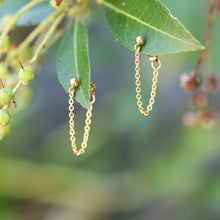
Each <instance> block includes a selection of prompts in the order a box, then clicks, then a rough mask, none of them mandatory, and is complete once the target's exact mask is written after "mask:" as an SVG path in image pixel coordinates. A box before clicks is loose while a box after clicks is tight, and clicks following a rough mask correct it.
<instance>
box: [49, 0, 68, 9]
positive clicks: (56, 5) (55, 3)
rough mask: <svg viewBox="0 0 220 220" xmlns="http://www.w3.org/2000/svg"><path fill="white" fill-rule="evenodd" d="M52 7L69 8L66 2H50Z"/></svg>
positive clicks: (57, 0) (60, 0)
mask: <svg viewBox="0 0 220 220" xmlns="http://www.w3.org/2000/svg"><path fill="white" fill-rule="evenodd" d="M50 5H51V6H52V7H54V8H57V9H58V8H64V7H66V6H67V1H66V0H50Z"/></svg>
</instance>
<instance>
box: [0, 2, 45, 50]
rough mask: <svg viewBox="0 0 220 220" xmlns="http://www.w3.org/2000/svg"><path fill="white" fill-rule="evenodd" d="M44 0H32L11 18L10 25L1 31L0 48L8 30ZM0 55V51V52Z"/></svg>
mask: <svg viewBox="0 0 220 220" xmlns="http://www.w3.org/2000/svg"><path fill="white" fill-rule="evenodd" d="M43 1H45V0H33V1H31V2H30V3H28V4H26V5H25V6H24V7H22V8H21V9H20V10H19V11H18V12H17V13H16V14H15V15H14V17H13V19H12V20H11V21H10V23H9V24H8V25H7V26H6V27H5V29H4V30H3V32H2V34H1V37H0V47H1V44H2V41H3V40H4V39H5V37H6V36H7V35H8V33H9V32H10V30H11V29H12V27H13V25H14V24H15V23H16V22H17V20H18V19H19V18H20V17H21V16H22V15H23V14H24V13H25V12H26V11H28V10H30V9H31V8H33V7H34V6H35V5H37V4H40V3H41V2H43ZM0 54H1V51H0Z"/></svg>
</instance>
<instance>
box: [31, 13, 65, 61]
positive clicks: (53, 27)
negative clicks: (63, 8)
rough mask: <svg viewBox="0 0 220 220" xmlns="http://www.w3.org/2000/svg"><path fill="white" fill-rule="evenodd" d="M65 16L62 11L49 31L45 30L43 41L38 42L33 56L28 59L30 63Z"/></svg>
mask: <svg viewBox="0 0 220 220" xmlns="http://www.w3.org/2000/svg"><path fill="white" fill-rule="evenodd" d="M65 16H66V12H63V13H62V14H61V15H60V16H59V17H58V18H57V19H56V20H55V21H54V23H53V24H52V25H51V27H50V29H49V31H48V32H47V34H46V35H45V37H44V39H43V41H42V42H41V43H40V45H39V46H38V48H37V50H36V52H35V54H34V56H33V57H32V59H31V60H30V62H29V63H30V64H33V63H34V62H35V61H36V60H37V58H38V57H39V54H40V52H41V50H42V49H43V48H44V47H45V45H46V44H47V43H48V41H49V40H50V38H51V37H52V35H53V33H54V31H55V30H56V28H57V26H58V25H59V24H60V23H61V22H62V20H63V19H64V17H65Z"/></svg>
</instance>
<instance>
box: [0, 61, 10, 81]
mask: <svg viewBox="0 0 220 220" xmlns="http://www.w3.org/2000/svg"><path fill="white" fill-rule="evenodd" d="M7 74H8V68H7V66H6V65H5V64H4V63H0V79H3V78H5V77H6V75H7Z"/></svg>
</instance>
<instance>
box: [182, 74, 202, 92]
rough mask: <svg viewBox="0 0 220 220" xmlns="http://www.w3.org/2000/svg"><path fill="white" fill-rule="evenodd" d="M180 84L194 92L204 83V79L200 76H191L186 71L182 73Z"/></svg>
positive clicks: (186, 89)
mask: <svg viewBox="0 0 220 220" xmlns="http://www.w3.org/2000/svg"><path fill="white" fill-rule="evenodd" d="M180 85H181V87H182V88H183V89H184V90H185V91H187V92H192V91H195V90H196V89H198V88H199V87H200V86H201V85H202V79H201V77H200V76H189V75H188V74H186V73H184V74H182V75H181V78H180Z"/></svg>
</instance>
